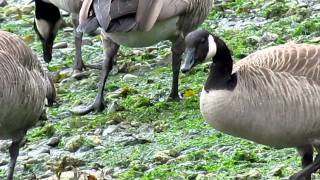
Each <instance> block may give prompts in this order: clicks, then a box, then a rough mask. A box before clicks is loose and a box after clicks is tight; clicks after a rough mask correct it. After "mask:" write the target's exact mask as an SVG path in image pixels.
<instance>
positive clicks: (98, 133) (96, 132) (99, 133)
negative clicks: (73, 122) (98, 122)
mask: <svg viewBox="0 0 320 180" xmlns="http://www.w3.org/2000/svg"><path fill="white" fill-rule="evenodd" d="M102 132H103V131H102V129H100V128H98V129H96V130H94V132H93V134H94V135H98V136H99V135H101V134H102Z"/></svg>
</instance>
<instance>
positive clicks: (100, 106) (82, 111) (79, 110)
mask: <svg viewBox="0 0 320 180" xmlns="http://www.w3.org/2000/svg"><path fill="white" fill-rule="evenodd" d="M104 109H105V105H104V103H103V102H94V103H93V104H91V105H89V106H77V107H75V108H73V109H72V110H71V112H72V113H73V114H75V115H79V116H83V115H86V114H89V113H90V112H93V111H95V112H102V111H103V110H104Z"/></svg>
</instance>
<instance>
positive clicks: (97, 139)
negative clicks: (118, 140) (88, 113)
mask: <svg viewBox="0 0 320 180" xmlns="http://www.w3.org/2000/svg"><path fill="white" fill-rule="evenodd" d="M87 139H88V140H89V141H90V142H91V143H92V144H93V145H94V146H98V145H100V144H101V143H102V141H101V139H100V137H99V136H88V137H87Z"/></svg>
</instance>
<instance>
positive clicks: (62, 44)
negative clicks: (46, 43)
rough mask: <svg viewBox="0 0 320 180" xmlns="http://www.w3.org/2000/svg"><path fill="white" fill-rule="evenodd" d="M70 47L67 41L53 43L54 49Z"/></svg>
mask: <svg viewBox="0 0 320 180" xmlns="http://www.w3.org/2000/svg"><path fill="white" fill-rule="evenodd" d="M67 47H68V43H66V42H59V43H56V44H54V45H53V47H52V48H53V49H63V48H67Z"/></svg>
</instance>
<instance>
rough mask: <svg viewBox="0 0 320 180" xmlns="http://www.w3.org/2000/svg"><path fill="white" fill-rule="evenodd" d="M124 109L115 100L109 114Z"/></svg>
mask: <svg viewBox="0 0 320 180" xmlns="http://www.w3.org/2000/svg"><path fill="white" fill-rule="evenodd" d="M121 109H122V108H121V107H120V106H119V104H118V102H117V101H116V100H115V101H113V102H112V103H111V105H110V106H109V107H108V113H113V112H116V111H119V110H121Z"/></svg>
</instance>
